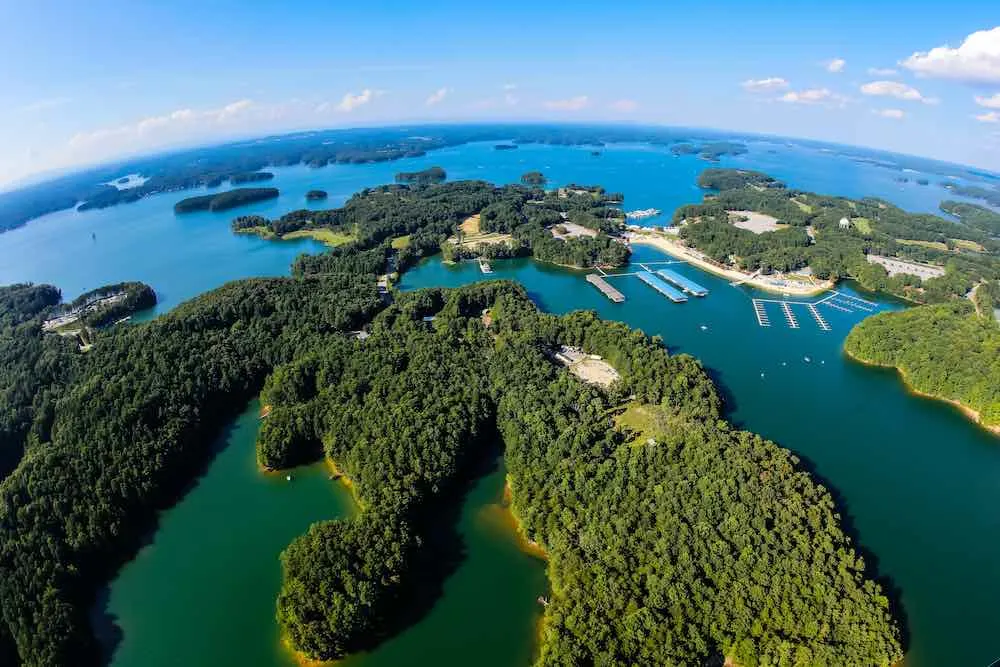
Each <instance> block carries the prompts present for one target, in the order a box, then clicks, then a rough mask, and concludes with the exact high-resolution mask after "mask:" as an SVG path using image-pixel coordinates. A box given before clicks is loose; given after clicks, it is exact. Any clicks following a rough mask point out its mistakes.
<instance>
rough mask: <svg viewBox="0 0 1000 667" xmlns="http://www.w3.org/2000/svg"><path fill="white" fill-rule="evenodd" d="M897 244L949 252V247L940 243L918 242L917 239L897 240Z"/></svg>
mask: <svg viewBox="0 0 1000 667" xmlns="http://www.w3.org/2000/svg"><path fill="white" fill-rule="evenodd" d="M896 243H902V244H903V245H918V246H920V247H922V248H932V249H934V250H945V251H946V250H948V246H946V245H945V244H944V243H941V242H940V241H917V240H916V239H896Z"/></svg>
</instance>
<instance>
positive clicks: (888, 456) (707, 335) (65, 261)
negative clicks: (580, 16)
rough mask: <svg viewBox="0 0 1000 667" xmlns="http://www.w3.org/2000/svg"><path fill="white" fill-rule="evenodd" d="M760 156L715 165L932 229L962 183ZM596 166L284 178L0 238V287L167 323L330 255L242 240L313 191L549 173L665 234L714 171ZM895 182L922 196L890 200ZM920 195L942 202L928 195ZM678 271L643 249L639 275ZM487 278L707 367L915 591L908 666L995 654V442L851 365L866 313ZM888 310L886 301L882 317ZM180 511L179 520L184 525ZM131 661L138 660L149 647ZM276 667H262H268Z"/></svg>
mask: <svg viewBox="0 0 1000 667" xmlns="http://www.w3.org/2000/svg"><path fill="white" fill-rule="evenodd" d="M749 147H750V152H749V153H748V154H747V155H744V156H739V157H735V158H733V157H725V158H723V159H722V161H721V163H720V164H719V165H718V166H736V167H741V168H748V169H759V170H762V171H766V172H768V173H770V174H772V175H774V176H776V177H778V178H780V179H782V180H785V181H786V182H787V183H788V184H789V185H790V186H792V187H795V188H799V189H804V190H812V191H817V192H822V193H828V194H836V195H845V196H850V197H862V196H877V197H882V198H885V199H888V200H890V201H892V202H894V203H896V204H898V205H900V206H902V207H903V208H906V209H908V210H914V211H926V212H934V211H936V210H937V208H938V205H939V203H940V201H941V200H942V199H947V198H954V197H952V196H951V194H950V193H949V192H948V191H947V190H945V189H944V188H942V187H941V186H940V185H939V183H940V181H941V180H943V179H944V178H946V177H949V176H950V175H951V174H950V173H949V171H948V169H947V168H946V167H942V168H941V171H938V172H930V173H912V172H906V173H903V172H900V171H898V170H894V169H888V168H885V167H881V166H877V165H874V164H871V163H866V162H858V161H856V160H853V159H851V158H850V157H848V156H845V155H843V154H839V153H830V152H825V151H822V150H818V149H815V148H812V147H804V146H800V145H795V144H792V145H786V144H784V143H781V142H773V143H772V142H753V143H751V144H749ZM591 151H592V148H589V147H550V146H534V145H526V146H521V147H520V148H519V149H518V150H512V151H496V150H494V149H493V144H492V143H490V144H473V145H466V146H459V147H454V148H449V149H445V150H440V151H436V152H434V153H432V154H429V155H427V156H425V157H422V158H415V159H407V160H401V161H398V162H393V163H383V164H369V165H338V166H330V167H325V168H323V169H318V170H317V169H310V168H307V167H302V166H297V167H286V168H280V169H272V170H271V171H273V172H274V173H275V174H276V178H275V179H274V181H273V182H272V184H273V185H274V186H275V187H278V188H280V189H281V193H282V194H281V197H279V198H278V199H276V200H272V201H269V202H263V203H260V204H256V205H253V206H248V207H245V208H241V209H238V210H235V211H229V212H226V213H208V212H205V213H196V214H190V215H185V216H176V215H175V214H174V213H173V208H172V207H173V204H174V203H175V202H176V201H177V200H179V199H181V198H184V197H187V196H191V195H193V194H198V192H197V191H185V192H179V193H170V194H163V195H157V196H153V197H149V198H147V199H145V200H143V201H141V202H138V203H135V204H128V205H122V206H118V207H114V208H110V209H105V210H103V211H89V212H85V213H77V212H72V211H70V212H62V213H56V214H53V215H49V216H46V217H44V218H41V219H39V220H35V221H33V222H30V223H29V224H27V225H26V226H24V227H22V228H20V229H17V230H14V231H11V232H8V233H5V234H0V283H9V282H15V281H25V280H30V281H35V282H49V283H52V284H55V285H57V286H58V287H60V288H62V289H63V293H64V296H66V297H67V298H71V297H73V296H75V295H76V294H78V293H80V292H82V291H84V290H86V289H90V288H93V287H96V286H99V285H102V284H105V283H109V282H117V281H121V280H143V281H145V282H148V283H149V284H151V285H152V286H153V287H154V288H155V289H156V291H157V293H158V295H159V297H160V304H159V306H158V312H162V311H165V310H167V309H169V308H171V307H173V306H176V305H177V304H178V303H180V302H181V301H183V300H185V299H188V298H190V297H192V296H195V295H196V294H199V293H201V292H204V291H206V290H209V289H211V288H213V287H216V286H218V285H220V284H222V283H223V282H226V281H228V280H233V279H237V278H242V277H248V276H259V275H286V274H287V273H288V267H289V264H290V263H291V261H292V259H293V258H294V257H295V255H297V254H298V253H300V252H315V251H318V250H319V249H321V246H320V245H319V244H316V243H314V242H312V241H297V242H275V241H263V240H261V239H258V238H255V237H248V236H239V235H234V234H232V233H231V231H230V229H229V221H230V220H231V218H232V217H234V216H236V215H242V214H249V213H259V214H262V215H268V216H277V215H280V214H281V213H284V212H286V211H289V210H292V209H295V208H303V207H305V206H306V202H305V199H304V194H305V192H306V191H307V190H309V189H314V188H321V189H324V190H327V191H328V192H329V193H330V198H329V199H328V200H327V201H326V202H318V203H315V204H313V205H312V206H311V207H312V208H328V207H333V206H338V205H340V204H341V203H343V201H345V200H346V198H347V197H349V196H350V194H351V193H353V192H355V191H357V190H359V189H361V188H363V187H367V186H372V185H377V184H381V183H387V182H391V181H392V178H393V175H394V174H395V173H396V172H397V171H410V170H415V169H422V168H425V167H428V166H431V165H440V166H442V167H444V168H445V169H446V170H447V172H448V175H449V178H451V179H459V178H480V179H484V180H489V181H493V182H496V183H508V182H516V181H518V179H519V178H520V175H521V174H522V173H524V172H526V171H530V170H539V171H542V172H543V173H545V174H546V176H547V177H548V178H549V180H550V185H560V184H566V183H570V182H576V183H587V184H592V183H596V184H601V185H603V186H605V187H606V188H607V189H608V190H611V191H621V192H623V193H624V194H625V197H626V199H625V206H626V208H627V209H638V208H647V207H655V208H659V209H662V210H663V211H664V216H663V217H662V218H660V219H652V220H650V221H649V222H648V224H664V223H665V222H666V220H668V219H669V216H670V213H671V212H672V211H673V209H674V208H675V207H677V206H679V205H682V204H685V203H693V202H697V201H699V200H700V199H701V192H700V191H699V190H698V188H697V187H696V186H695V180H696V178H697V174H698V173H699V172H700V171H702V170H703V169H705V168H707V167H710V166H713V165H710V164H709V163H707V162H705V161H703V160H700V159H698V158H696V157H692V156H685V157H673V156H672V155H671V154H670V153H669V151H668V150H666V149H664V148H661V147H650V146H643V145H616V146H610V147H607V148H605V149H602V150H601V154H600V155H599V156H593V155H591ZM900 176H905V177H907V178H909V179H910V182H909V183H899V182H897V180H896V179H898V178H899V177H900ZM918 178H927V179H928V180H929V181H930V184H929V185H926V186H921V185H917V184H916V182H915V181H916V179H918ZM92 234H96V240H94V239H92V236H91V235H92ZM665 259H666V258H665V257H663V256H662V255H661V254H659V253H658V252H656V251H654V250H651V249H648V248H642V247H639V248H637V249H636V252H635V257H634V262H635V263H638V262H643V261H654V262H655V261H664V260H665ZM494 268H495V269H496V273H495V274H494V275H493V276H492V277H497V278H507V277H509V278H514V279H517V280H519V281H521V282H522V283H523V284H525V285H526V287H527V289H528V290H529V292H530V294H531V295H532V297H533V298H534V299H536V301H537V302H538V303H539V304H540V305H541V306H542V307H543V308H545V309H546V310H549V311H551V312H564V311H567V310H571V309H576V308H592V309H595V310H597V311H598V312H599V313H600V314H601V315H602V316H604V317H607V318H613V319H618V320H622V321H624V322H627V323H628V324H629V325H631V326H633V327H638V328H641V329H643V330H644V331H646V332H647V333H650V334H660V335H662V336H663V338H664V339H665V341H666V342H667V344H668V345H669V346H670V348H671V349H672V350H674V351H678V352H687V353H690V354H693V355H695V356H697V357H699V358H701V359H702V360H703V362H704V363H705V365H706V366H707V367H708V368H709V369H710V370H711V371H712V373H713V375H714V376H715V378H716V379H717V380H718V381H719V382H720V383H721V385H722V387H723V389H724V391H725V392H726V397H727V401H728V406H729V409H730V417H731V418H732V419H733V420H734V421H735V422H737V423H739V424H740V425H742V426H743V427H745V428H748V429H750V430H754V431H756V432H759V433H761V434H763V435H765V436H766V437H769V438H772V439H774V440H776V441H777V442H779V443H780V444H782V445H784V446H786V447H788V448H790V449H792V450H794V451H795V452H797V453H798V454H800V455H801V456H802V457H803V458H804V459H805V460H806V461H807V463H808V465H810V466H811V467H813V468H814V470H815V473H816V474H817V475H819V476H820V477H821V478H822V479H824V480H827V481H828V482H829V483H830V485H831V486H832V487H833V488H835V489H836V490H837V491H838V492H839V493H840V494H842V502H843V506H844V508H845V511H846V514H847V517H848V520H849V524H850V525H851V527H853V529H855V530H856V531H857V533H858V536H859V538H860V542H861V545H862V546H863V547H864V548H865V549H867V550H870V551H871V552H872V553H873V554H874V558H875V559H877V566H878V572H879V573H880V574H882V575H884V576H886V577H888V578H889V579H890V580H891V582H892V584H893V585H894V586H898V587H899V588H900V589H901V591H902V602H903V605H904V608H905V611H906V613H907V615H908V618H907V622H908V626H909V629H910V631H911V632H912V643H911V646H910V652H909V654H908V656H907V664H908V665H911V666H914V667H933V666H937V665H986V664H988V663H989V661H990V660H992V659H993V658H995V657H997V656H998V655H1000V637H998V636H997V633H996V621H997V616H996V613H995V601H996V600H1000V563H998V562H997V560H996V558H995V554H996V553H997V552H998V550H1000V530H998V529H1000V513H998V512H996V511H995V509H994V499H995V498H997V497H998V494H1000V446H998V445H1000V441H998V440H997V439H996V438H994V437H992V436H990V435H988V434H986V433H984V432H983V431H981V430H980V429H978V428H977V427H975V426H974V425H972V424H971V423H969V422H968V421H967V420H965V419H964V418H963V417H962V416H961V415H960V414H959V413H958V412H957V411H956V410H954V409H952V408H951V407H949V406H946V405H943V404H939V403H936V402H932V401H928V400H925V399H921V398H917V397H915V396H911V395H909V394H907V393H906V392H905V390H904V389H903V386H902V385H901V383H900V382H899V381H898V378H897V377H896V376H895V374H894V373H891V372H887V371H881V370H874V369H870V368H865V367H862V366H859V365H857V364H854V363H851V362H849V361H848V360H846V359H845V358H844V357H843V354H842V352H841V348H842V344H843V339H844V336H845V335H846V333H847V331H848V330H849V329H850V327H851V326H852V325H853V324H854V323H855V322H857V321H859V320H860V319H861V318H862V317H863V316H864V315H865V314H866V312H864V311H859V310H855V311H854V312H852V313H843V312H841V311H838V310H836V309H833V308H828V307H822V306H821V307H819V308H820V312H822V314H823V316H824V318H825V319H826V320H827V321H828V322H829V324H830V326H831V331H821V330H820V329H819V328H818V327H817V326H815V323H814V322H813V320H812V319H811V314H810V313H809V312H808V311H807V310H805V309H804V308H801V307H796V309H795V311H794V312H795V314H796V316H797V317H798V320H799V323H800V325H801V326H800V328H799V329H794V330H793V329H789V328H788V327H787V326H786V325H785V324H784V320H783V316H782V314H781V311H780V310H778V309H777V308H776V306H774V305H773V304H772V305H770V306H768V308H769V310H768V313H769V315H770V317H771V322H772V326H771V327H768V328H762V327H760V326H758V324H757V321H756V318H755V316H754V314H753V309H752V305H751V301H750V299H751V298H752V297H754V296H758V297H767V298H773V297H772V296H770V295H763V294H759V293H755V292H754V291H753V290H749V289H747V288H733V287H731V286H730V285H729V284H728V283H726V282H725V281H723V280H721V279H719V278H716V277H714V276H711V275H708V274H705V273H703V272H700V271H698V270H697V269H694V268H692V267H690V266H687V265H677V264H675V265H671V268H672V269H674V270H677V271H679V272H681V273H683V274H685V275H688V276H689V277H691V278H692V279H694V280H695V281H696V282H698V283H700V284H702V285H704V286H705V287H707V288H708V289H709V290H710V294H709V295H708V296H707V297H705V298H702V299H697V298H692V299H690V300H689V301H688V302H687V303H685V304H672V303H670V302H669V301H667V300H666V299H664V298H663V297H662V296H660V295H658V294H657V293H656V292H654V291H653V290H652V289H650V288H649V287H647V286H646V285H643V284H642V283H641V282H639V281H638V280H636V279H634V278H629V277H626V278H615V279H612V280H613V281H614V283H613V284H614V285H615V286H616V287H617V288H618V289H620V290H621V291H622V292H623V293H624V294H625V295H626V297H627V301H626V302H625V303H624V304H620V305H615V304H612V303H611V302H610V301H608V300H607V299H606V298H605V297H603V296H602V295H601V294H600V293H599V292H598V291H597V290H596V289H594V288H593V287H591V286H590V285H588V284H587V283H586V282H585V281H584V280H583V279H582V275H583V274H582V272H574V271H568V270H563V269H558V268H555V267H547V266H544V265H541V264H538V263H535V262H533V261H531V260H515V261H509V262H497V263H495V265H494ZM483 277H484V276H483V275H482V274H480V273H479V271H478V268H477V267H476V266H475V265H473V264H464V265H459V266H454V267H453V266H446V265H443V264H442V263H441V262H440V261H438V260H437V259H436V258H432V259H430V260H428V261H425V262H423V263H422V264H420V265H419V266H418V267H416V268H415V269H413V270H412V271H411V272H409V273H408V274H406V275H405V276H404V277H403V282H402V286H403V288H404V289H410V288H417V287H425V286H435V285H442V286H445V285H458V284H464V283H466V282H469V281H473V280H480V279H483ZM845 291H847V292H850V291H851V290H850V287H849V286H847V287H845ZM862 296H864V295H862ZM865 298H871V297H870V296H867V297H865ZM895 307H898V305H896V304H892V303H888V302H885V301H882V302H880V308H881V309H885V308H895ZM807 357H808V358H809V360H808V361H806V358H807ZM184 502H186V500H185V501H182V502H181V505H179V506H178V508H175V509H177V510H181V511H183V504H184ZM171 511H175V510H171ZM163 523H164V525H165V526H172V525H173V523H172V522H168V521H165V522H163ZM174 530H180V529H174ZM261 530H267V526H263V525H262V526H261ZM155 545H156V541H155V540H154V547H155ZM269 558H272V557H269ZM271 562H275V561H271ZM274 566H275V567H276V566H277V565H276V562H275V565H274ZM151 576H154V575H151ZM126 579H127V578H126ZM119 585H122V586H128V583H127V581H126V582H124V583H121V584H119V582H116V583H115V584H114V586H113V591H112V592H113V595H112V597H114V590H115V589H114V587H115V586H119ZM178 585H182V584H181V583H180V582H178ZM220 585H224V584H220ZM130 593H131V594H130V595H124V593H120V594H119V598H128V599H131V600H134V601H135V602H134V604H135V605H137V608H136V609H132V610H131V611H130V612H129V613H130V614H133V615H138V616H142V613H143V612H142V609H141V608H140V607H141V604H142V599H143V596H142V594H141V587H140V588H138V589H133V590H131V591H130ZM267 594H268V595H273V591H269V592H267ZM231 597H232V596H230V597H229V598H227V597H226V595H222V594H220V595H219V598H220V599H230V598H231ZM442 603H443V604H446V605H447V604H448V600H443V601H442ZM259 606H260V607H261V609H264V610H267V609H269V608H270V605H268V604H261V605H259ZM262 613H264V612H262ZM265 620H266V619H265ZM468 622H469V623H475V622H476V619H475V618H470V619H469V621H468ZM121 625H122V629H123V631H124V633H125V636H126V637H129V636H130V632H132V633H133V636H138V634H136V633H139V632H142V631H140V630H138V629H137V628H141V627H151V628H154V631H155V627H156V623H146V624H143V623H139V622H136V623H134V624H130V621H129V615H128V614H123V616H122V618H121ZM453 630H454V631H457V632H460V631H461V628H453ZM146 631H147V632H148V631H149V630H146ZM187 631H195V629H191V630H186V632H187ZM126 641H127V640H126ZM131 646H135V650H136V651H138V654H140V655H141V651H142V649H141V646H142V643H141V642H140V643H139V644H132V645H131ZM269 655H270V654H269ZM268 660H270V659H268ZM268 660H264V659H262V662H260V664H262V665H264V664H273V662H268Z"/></svg>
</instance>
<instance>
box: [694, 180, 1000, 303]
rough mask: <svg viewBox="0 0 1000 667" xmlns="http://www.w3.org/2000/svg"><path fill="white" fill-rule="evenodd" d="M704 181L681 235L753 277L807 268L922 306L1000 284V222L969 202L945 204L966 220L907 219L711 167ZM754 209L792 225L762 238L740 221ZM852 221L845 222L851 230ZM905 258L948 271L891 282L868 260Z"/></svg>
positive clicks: (880, 206) (886, 208) (890, 210)
mask: <svg viewBox="0 0 1000 667" xmlns="http://www.w3.org/2000/svg"><path fill="white" fill-rule="evenodd" d="M698 184H699V186H701V187H702V188H705V189H707V190H709V192H708V193H706V195H705V200H704V202H703V203H701V204H693V205H688V206H682V207H680V208H679V209H677V211H676V212H675V213H674V222H675V224H682V225H683V226H682V227H681V230H680V236H681V238H682V239H684V240H685V241H686V242H687V243H688V244H689V245H691V246H694V247H695V248H697V249H699V250H701V251H702V252H704V253H705V254H707V255H708V256H709V257H710V258H711V259H713V260H715V261H717V262H719V263H722V264H731V263H734V264H735V265H737V266H738V267H739V268H741V269H744V270H747V271H757V270H759V271H762V272H764V273H770V272H774V271H782V272H786V271H794V270H797V269H801V268H804V267H806V266H808V267H810V268H811V269H812V272H813V274H814V275H816V276H818V277H820V278H845V277H851V278H854V279H856V280H858V282H860V283H861V285H863V286H864V287H866V288H868V289H872V290H879V291H885V292H889V293H891V294H896V295H898V296H903V297H905V298H908V299H911V300H914V301H919V302H940V301H946V300H948V299H952V298H955V297H962V296H964V295H965V294H966V293H967V292H968V291H969V290H971V289H972V288H973V287H974V286H975V285H976V284H978V283H980V282H982V281H985V280H996V279H998V278H1000V241H998V240H997V239H995V238H992V237H991V235H990V231H989V230H990V227H991V225H993V224H996V223H997V222H998V221H1000V216H997V215H996V214H993V213H992V212H991V211H989V210H988V209H984V208H982V207H979V206H974V205H970V204H959V203H956V202H945V204H942V207H943V208H945V210H946V211H947V212H949V213H951V214H953V215H955V216H956V217H957V218H958V219H959V222H957V223H956V222H953V221H950V220H945V219H944V218H941V217H938V216H934V215H929V214H924V213H908V212H906V211H904V210H902V209H900V208H898V207H896V206H893V205H892V204H890V203H888V202H886V201H883V200H880V199H872V198H867V199H861V200H852V199H848V198H846V197H831V196H826V195H819V194H815V193H811V192H802V191H799V190H792V189H789V188H787V187H786V186H785V185H784V184H783V183H781V182H779V181H776V180H775V179H773V178H772V177H770V176H768V175H766V174H763V173H761V172H755V171H748V170H742V169H740V170H737V169H707V170H705V171H704V172H702V174H701V175H700V176H699V178H698ZM743 211H753V212H757V213H762V214H764V215H768V216H771V217H773V218H774V219H775V220H776V221H777V223H778V224H779V225H784V226H785V228H783V229H778V230H776V231H765V232H763V233H754V232H753V231H750V230H748V229H742V228H739V227H737V226H735V225H733V224H732V222H733V217H734V216H736V215H740V214H741V212H743ZM845 221H846V224H845ZM869 254H875V255H883V256H891V257H898V258H899V259H903V260H908V261H912V262H918V263H929V264H934V265H937V266H940V267H942V268H943V269H944V270H945V275H943V276H941V277H936V278H930V279H927V280H923V281H922V280H921V279H920V278H919V277H917V276H911V275H907V274H899V275H895V276H889V275H888V273H887V272H886V270H885V269H884V268H883V267H882V266H881V265H879V264H872V263H869V262H868V261H867V258H866V255H869Z"/></svg>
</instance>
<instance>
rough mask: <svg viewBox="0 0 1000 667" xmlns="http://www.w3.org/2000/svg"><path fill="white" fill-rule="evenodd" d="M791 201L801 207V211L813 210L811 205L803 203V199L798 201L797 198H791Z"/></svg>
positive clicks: (809, 211)
mask: <svg viewBox="0 0 1000 667" xmlns="http://www.w3.org/2000/svg"><path fill="white" fill-rule="evenodd" d="M792 203H793V204H795V205H796V206H798V207H799V208H800V209H802V211H804V212H805V213H812V212H813V207H812V206H810V205H809V204H807V203H805V202H804V201H800V200H799V199H792Z"/></svg>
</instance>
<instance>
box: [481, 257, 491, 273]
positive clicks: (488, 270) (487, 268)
mask: <svg viewBox="0 0 1000 667" xmlns="http://www.w3.org/2000/svg"><path fill="white" fill-rule="evenodd" d="M479 270H480V271H482V272H483V273H493V267H492V266H490V263H489V262H487V261H486V260H485V259H480V260H479Z"/></svg>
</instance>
